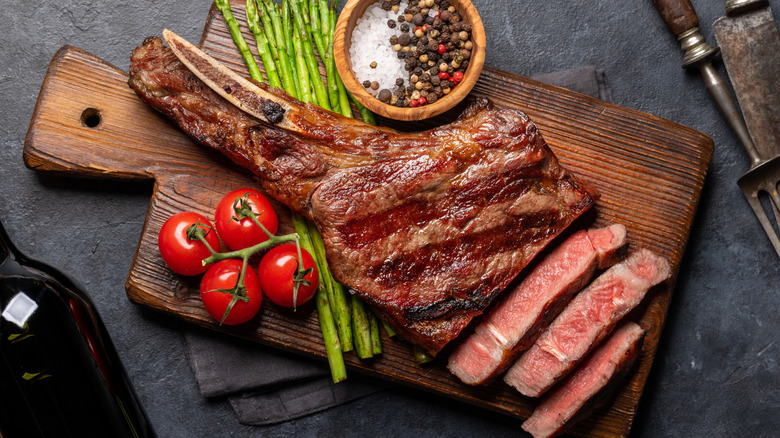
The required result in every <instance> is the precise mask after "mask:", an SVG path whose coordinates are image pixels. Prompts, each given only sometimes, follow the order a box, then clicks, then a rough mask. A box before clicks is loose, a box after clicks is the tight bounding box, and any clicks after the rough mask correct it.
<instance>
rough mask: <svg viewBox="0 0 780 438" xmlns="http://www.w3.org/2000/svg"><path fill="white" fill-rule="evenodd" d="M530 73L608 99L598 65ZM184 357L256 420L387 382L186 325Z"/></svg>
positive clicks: (213, 393) (286, 415)
mask: <svg viewBox="0 0 780 438" xmlns="http://www.w3.org/2000/svg"><path fill="white" fill-rule="evenodd" d="M534 79H536V80H539V81H542V82H546V83H548V84H552V85H557V86H560V87H564V88H568V89H570V90H573V91H576V92H579V93H582V94H587V95H589V96H592V97H596V98H599V99H601V100H604V101H607V102H611V101H612V96H611V94H610V89H609V86H608V84H607V81H606V77H605V75H604V72H603V70H598V69H596V68H594V67H590V66H588V67H580V68H574V69H570V70H565V71H561V72H555V73H549V74H545V75H540V76H535V77H534ZM185 343H186V349H187V359H188V360H189V363H190V368H192V372H193V374H194V375H195V380H196V381H197V382H198V385H199V387H200V391H201V393H202V394H203V395H204V396H205V397H209V398H221V397H225V398H227V400H228V401H229V402H230V405H231V406H232V407H233V410H234V411H235V413H236V416H237V417H238V420H239V421H240V422H241V423H242V424H247V425H253V426H261V425H267V424H274V423H280V422H284V421H288V420H292V419H294V418H299V417H302V416H304V415H308V414H312V413H315V412H320V411H323V410H325V409H328V408H330V407H333V406H337V405H340V404H342V403H346V402H348V401H351V400H355V399H357V398H360V397H364V396H366V395H368V394H371V393H374V392H377V391H381V390H382V389H385V388H388V387H389V386H390V384H388V383H386V382H382V381H379V380H376V379H370V378H367V377H364V376H360V375H358V374H356V373H350V374H349V378H348V379H347V380H346V381H344V382H340V383H338V384H334V383H333V382H332V381H331V378H330V371H329V370H328V365H327V363H325V362H320V361H315V360H311V359H307V358H302V357H299V356H295V355H292V354H290V353H286V352H282V351H277V350H274V349H271V348H269V347H265V346H262V345H258V344H254V343H251V342H248V341H244V340H240V339H237V338H232V337H230V336H226V335H222V334H219V333H215V332H211V331H207V330H205V329H202V328H199V327H195V326H187V328H186V331H185Z"/></svg>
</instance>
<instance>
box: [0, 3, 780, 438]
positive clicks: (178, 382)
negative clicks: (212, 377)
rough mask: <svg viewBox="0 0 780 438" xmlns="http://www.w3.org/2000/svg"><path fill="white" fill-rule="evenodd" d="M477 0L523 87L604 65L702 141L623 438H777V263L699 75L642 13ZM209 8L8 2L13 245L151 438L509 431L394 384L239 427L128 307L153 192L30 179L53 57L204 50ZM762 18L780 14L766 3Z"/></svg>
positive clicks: (5, 187)
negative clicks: (652, 352)
mask: <svg viewBox="0 0 780 438" xmlns="http://www.w3.org/2000/svg"><path fill="white" fill-rule="evenodd" d="M342 3H343V2H342ZM474 3H475V4H476V6H477V9H478V10H479V11H480V13H481V15H482V17H483V19H484V21H485V25H486V29H487V34H488V46H489V51H488V55H487V64H488V65H490V66H493V67H497V68H501V69H505V70H508V71H512V72H516V73H519V74H522V75H527V76H532V75H537V74H541V73H546V72H551V71H555V70H562V69H566V68H569V67H577V66H582V65H595V66H597V67H599V68H603V69H605V70H606V73H607V75H608V78H609V81H610V84H611V86H612V92H613V95H614V99H615V102H616V103H617V104H620V105H623V106H627V107H630V108H634V109H637V110H641V111H645V112H648V113H651V114H654V115H656V116H659V117H662V118H665V119H668V120H672V121H675V122H678V123H681V124H684V125H687V126H690V127H692V128H694V129H697V130H699V131H702V132H704V133H705V134H707V135H709V136H711V137H712V139H713V140H714V142H715V156H714V159H713V162H712V166H711V168H710V173H709V176H708V179H707V182H706V185H705V187H704V194H703V199H702V203H701V206H700V209H699V212H698V215H697V217H696V221H695V224H694V230H693V233H692V238H691V240H690V242H689V245H688V248H687V250H686V255H685V258H684V262H683V265H682V268H681V272H680V276H679V279H678V284H677V289H676V291H675V294H674V296H673V299H672V305H671V309H670V314H669V318H668V320H667V324H666V327H665V329H664V333H663V337H662V344H661V347H660V350H659V352H658V358H657V360H656V362H655V364H654V366H653V370H652V373H651V377H650V381H649V384H648V386H647V390H646V392H645V395H644V397H643V399H642V402H641V404H640V413H639V416H638V418H637V421H636V424H635V427H634V431H633V435H635V436H637V437H639V436H643V437H644V436H647V437H662V436H670V437H672V436H674V437H676V436H686V437H694V436H706V437H713V436H714V437H720V436H751V437H752V436H776V435H775V434H776V432H777V431H778V430H780V416H778V412H780V369H779V368H778V359H779V358H780V345H779V344H778V334H779V333H780V323H779V322H778V303H780V298H779V297H778V280H780V260H778V258H777V255H776V254H775V253H774V251H773V250H772V248H771V246H770V245H769V243H768V241H767V239H766V238H765V236H764V234H763V231H762V230H761V229H760V227H759V225H758V222H757V221H756V220H755V218H754V217H753V215H752V213H751V212H750V210H749V207H748V205H747V203H746V201H745V200H744V198H743V196H742V194H741V192H740V191H739V189H738V188H737V186H736V183H735V181H736V179H737V178H738V177H739V176H740V175H742V173H743V172H744V171H746V170H747V167H748V162H747V159H746V158H745V157H744V155H743V153H742V150H741V148H740V146H739V144H738V142H737V140H736V139H735V137H734V136H733V135H732V134H731V132H730V131H729V130H728V128H727V127H726V125H725V123H724V122H723V120H722V118H721V116H720V115H719V113H718V112H717V110H716V109H715V107H714V105H713V104H712V102H711V101H710V99H709V96H708V95H707V93H706V92H705V90H704V87H703V86H702V82H701V78H700V76H699V75H698V74H696V73H694V72H685V71H683V70H682V68H681V67H680V62H681V59H682V55H681V52H680V51H679V48H678V44H677V41H676V40H675V38H674V37H672V36H671V35H670V34H669V33H668V31H667V30H666V27H665V26H664V25H663V23H662V22H661V20H660V18H659V17H658V16H657V13H656V11H655V9H654V8H653V6H652V3H651V2H650V1H631V2H604V1H593V0H581V1H577V2H572V1H552V2H551V1H545V0H529V1H524V2H515V1H512V0H493V1H490V0H477V1H475V2H474ZM693 4H694V7H695V8H696V9H697V12H698V13H699V17H700V22H701V28H702V33H703V34H704V35H705V37H706V38H707V40H708V41H709V42H710V43H711V44H714V43H715V39H714V36H713V35H712V23H713V21H714V20H715V19H716V18H718V17H719V16H721V15H723V12H724V9H723V3H722V2H721V1H702V0H694V2H693ZM209 7H210V3H209V2H207V1H197V2H181V1H173V0H159V1H150V0H139V1H135V2H124V1H117V0H103V1H94V0H60V1H57V2H53V1H41V0H6V1H4V2H3V6H2V7H0V36H2V44H0V132H1V133H2V147H1V148H0V220H2V222H3V223H4V224H5V226H6V229H7V230H8V232H9V234H10V235H11V237H12V239H14V240H15V242H16V244H17V245H18V246H19V248H20V249H21V250H22V251H23V252H25V253H27V254H28V255H30V256H33V257H36V258H39V259H42V260H45V261H47V262H49V263H50V264H52V265H54V266H56V267H58V268H60V269H62V270H63V271H65V272H68V273H69V274H70V275H72V276H73V277H74V278H76V279H78V280H79V281H80V282H81V283H82V284H83V285H84V286H85V287H86V289H87V290H88V291H89V292H90V293H91V295H92V296H93V297H94V300H95V301H96V303H97V306H98V308H99V310H100V312H101V314H102V317H103V319H104V321H105V322H106V324H107V326H108V330H109V332H110V333H111V335H112V337H113V339H114V341H115V343H116V345H117V348H118V350H119V353H120V356H121V357H122V359H123V361H124V364H125V366H126V368H127V370H128V372H129V374H130V376H131V378H132V380H133V382H134V384H135V387H136V389H137V391H138V393H139V395H140V397H141V399H142V403H143V404H144V405H145V407H146V410H147V411H148V414H149V416H150V418H151V421H152V423H153V425H154V427H155V428H156V430H157V432H158V434H159V435H160V436H161V437H217V436H234V437H249V436H290V435H296V436H411V435H417V436H517V435H520V429H519V425H520V423H519V422H517V421H514V420H511V419H508V418H505V417H502V416H499V415H496V414H494V413H490V412H487V411H483V410H480V409H476V408H473V407H471V406H468V405H464V404H459V403H455V402H451V401H448V400H442V399H440V398H437V397H433V396H430V395H427V394H423V393H420V392H417V391H414V390H409V389H403V388H399V389H395V390H391V391H385V392H382V393H379V394H376V395H373V396H370V397H367V398H365V399H362V400H359V401H356V402H353V403H350V404H348V405H345V406H342V407H338V408H335V409H331V410H329V411H326V412H324V413H321V414H317V415H313V416H310V417H306V418H303V419H300V420H297V421H291V422H288V423H284V424H280V425H277V426H272V427H266V428H252V427H246V426H241V425H240V424H238V423H237V421H236V420H235V417H234V415H233V412H232V410H231V409H230V407H229V405H228V404H227V403H226V402H224V401H221V400H213V401H211V400H205V399H204V398H203V397H201V396H200V394H199V392H198V388H197V386H196V384H195V381H194V379H193V377H192V373H191V371H190V369H189V366H188V365H187V361H186V358H185V355H184V350H183V337H182V331H181V324H182V323H180V322H178V321H176V320H174V319H172V318H170V317H166V316H161V315H157V314H154V313H152V312H149V311H147V310H145V309H142V308H139V307H138V306H135V305H133V304H132V303H130V302H129V301H128V300H127V298H126V296H125V291H124V282H125V278H126V275H127V272H128V270H129V266H130V261H131V259H132V256H133V252H134V250H135V246H136V243H137V241H138V238H139V236H140V232H141V226H142V223H143V220H144V215H145V213H146V208H147V205H148V202H149V197H150V194H151V184H146V183H134V184H128V183H116V182H104V181H83V180H77V179H68V178H62V177H57V176H51V175H40V174H37V173H35V172H33V171H30V170H28V169H27V168H25V166H24V164H23V162H22V144H23V141H24V136H25V133H26V131H27V125H28V123H29V120H30V117H31V114H32V111H33V107H34V105H35V101H36V98H37V95H38V91H39V88H40V85H41V83H42V81H43V77H44V75H45V73H46V67H47V65H48V63H49V61H50V60H51V58H52V56H53V55H54V53H55V52H56V51H57V49H59V48H60V47H61V46H62V45H65V44H70V45H74V46H77V47H79V48H82V49H84V50H86V51H88V52H91V53H93V54H95V55H97V56H99V57H101V58H103V59H105V60H106V61H108V62H110V63H112V64H114V65H116V66H117V67H119V68H121V69H123V70H127V67H128V65H129V56H130V51H131V50H132V48H133V47H135V46H136V45H138V44H140V43H141V41H142V40H143V38H144V37H146V36H148V35H159V34H160V33H161V31H162V29H163V28H164V27H169V28H171V29H172V30H174V31H176V32H177V33H179V34H180V35H182V36H183V37H185V38H187V39H188V40H190V41H198V40H199V38H200V34H201V32H202V29H203V24H204V22H205V18H206V15H207V12H208V10H209ZM772 8H773V12H774V14H775V16H776V17H780V2H779V1H778V0H773V4H772ZM717 67H718V69H719V70H720V71H721V72H722V73H723V67H722V65H721V64H720V63H718V64H717Z"/></svg>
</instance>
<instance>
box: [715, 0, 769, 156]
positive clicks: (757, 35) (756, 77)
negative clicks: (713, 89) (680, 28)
mask: <svg viewBox="0 0 780 438" xmlns="http://www.w3.org/2000/svg"><path fill="white" fill-rule="evenodd" d="M726 12H727V16H726V17H722V18H719V19H718V20H716V21H715V23H714V25H713V30H714V32H715V38H716V39H717V41H718V45H719V46H720V49H721V53H722V57H723V63H724V64H725V66H726V71H727V72H728V75H729V78H730V79H731V84H732V87H733V88H734V92H735V94H736V96H737V100H738V101H739V104H740V107H741V109H742V115H743V117H744V119H745V124H746V125H747V127H748V131H749V132H750V136H751V137H752V139H753V143H754V144H755V145H756V149H757V150H758V153H759V154H760V155H761V157H762V158H764V159H769V158H772V157H774V156H777V155H780V35H778V31H777V26H776V24H775V21H774V17H773V15H772V10H771V8H770V7H769V2H768V1H767V0H729V1H727V2H726Z"/></svg>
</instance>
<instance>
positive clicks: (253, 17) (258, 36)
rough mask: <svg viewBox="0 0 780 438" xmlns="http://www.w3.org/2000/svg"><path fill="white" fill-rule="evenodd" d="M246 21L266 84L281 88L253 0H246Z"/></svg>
mask: <svg viewBox="0 0 780 438" xmlns="http://www.w3.org/2000/svg"><path fill="white" fill-rule="evenodd" d="M246 22H247V25H248V26H249V30H251V31H252V34H253V35H254V36H255V43H256V44H257V53H259V54H260V58H261V59H262V60H263V66H264V67H265V74H266V75H268V84H269V85H271V86H272V87H278V88H281V87H282V83H281V81H280V80H279V74H278V73H277V71H276V62H274V59H273V56H272V55H271V52H270V48H269V44H268V38H266V36H265V32H264V31H263V28H262V27H260V14H259V13H258V11H257V3H255V0H246Z"/></svg>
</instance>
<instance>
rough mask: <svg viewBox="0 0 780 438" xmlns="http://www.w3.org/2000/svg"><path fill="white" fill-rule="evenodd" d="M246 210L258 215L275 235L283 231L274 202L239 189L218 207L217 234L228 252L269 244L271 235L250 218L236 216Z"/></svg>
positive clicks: (258, 194)
mask: <svg viewBox="0 0 780 438" xmlns="http://www.w3.org/2000/svg"><path fill="white" fill-rule="evenodd" d="M242 206H248V208H249V209H250V210H251V211H252V212H253V213H254V214H255V215H257V216H256V217H257V220H258V221H259V222H260V223H261V224H263V226H264V227H265V228H266V229H267V230H268V232H269V233H271V234H276V232H277V231H278V229H279V217H278V216H277V215H276V211H275V210H274V207H273V205H271V202H270V201H269V200H268V198H266V197H265V196H263V195H262V194H261V193H260V192H258V191H257V190H254V189H248V188H244V189H238V190H234V191H232V192H230V193H228V194H227V195H225V196H224V197H223V198H222V199H221V200H220V201H219V204H217V210H216V212H215V214H214V222H215V225H216V226H217V232H218V233H219V237H221V238H222V241H223V242H225V245H227V246H228V248H230V249H232V250H234V251H237V250H239V249H244V248H247V247H250V246H253V245H257V244H258V243H260V242H265V241H266V240H268V235H267V234H266V233H265V232H264V231H263V229H262V228H260V227H259V226H258V225H257V224H256V223H255V222H254V221H253V220H252V218H250V217H247V216H243V215H242V216H241V218H240V219H239V215H238V214H237V213H236V208H238V209H239V210H240V209H241V208H242Z"/></svg>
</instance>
